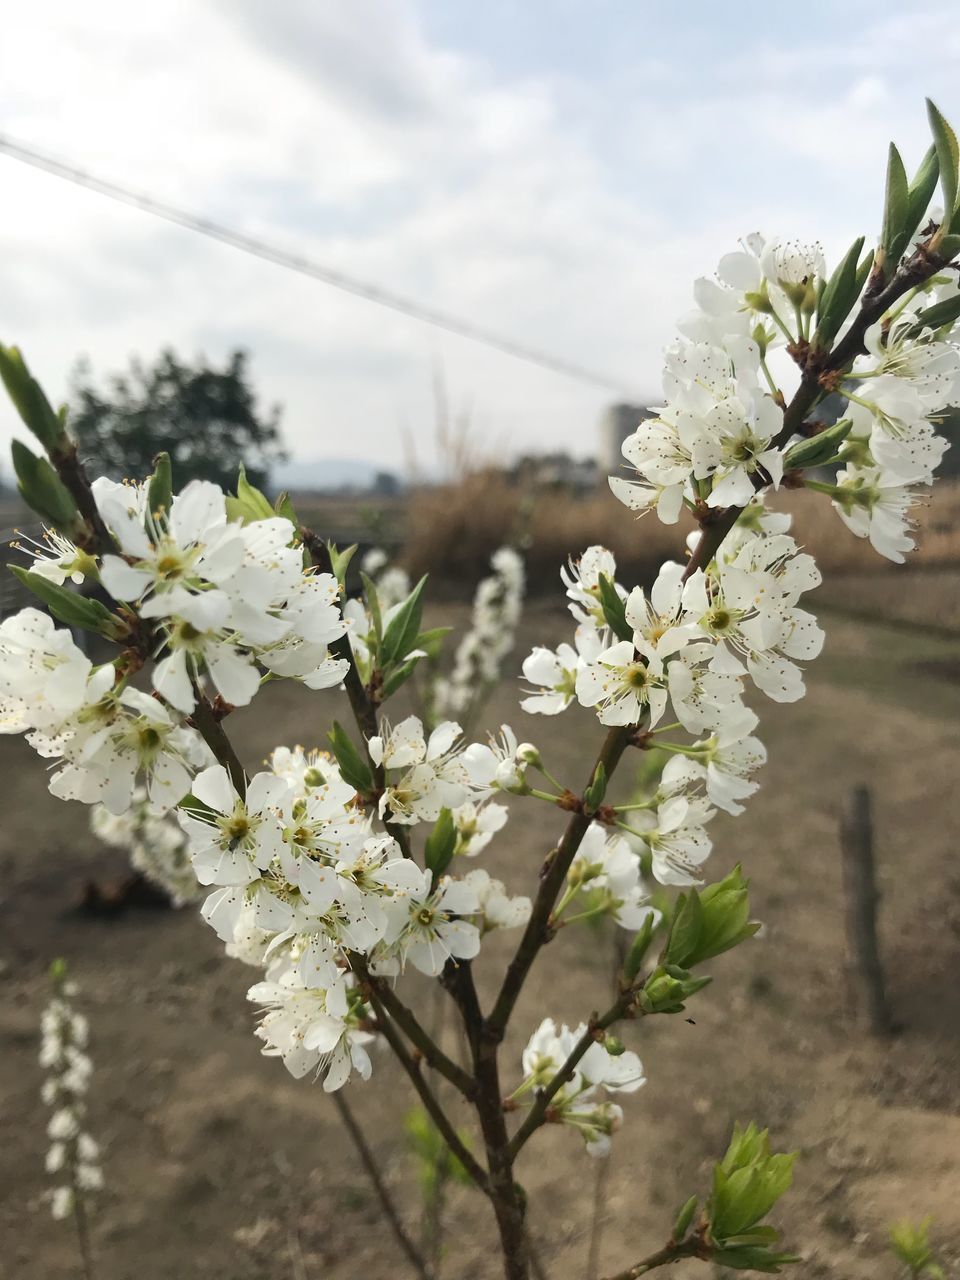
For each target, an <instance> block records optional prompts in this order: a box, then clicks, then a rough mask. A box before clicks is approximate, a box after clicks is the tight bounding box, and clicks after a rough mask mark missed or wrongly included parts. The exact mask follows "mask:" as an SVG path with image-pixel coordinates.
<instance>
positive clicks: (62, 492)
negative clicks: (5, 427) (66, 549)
mask: <svg viewBox="0 0 960 1280" xmlns="http://www.w3.org/2000/svg"><path fill="white" fill-rule="evenodd" d="M10 451H11V453H12V455H13V469H14V471H15V472H16V475H17V488H18V489H19V490H20V493H21V495H22V497H23V500H24V502H25V503H26V504H27V506H29V507H32V508H33V510H34V511H36V513H37V515H39V516H43V518H44V520H48V521H49V522H50V524H53V525H56V526H57V527H58V528H59V529H64V530H69V529H70V528H71V527H72V526H73V525H74V523H75V522H76V520H77V507H76V504H75V502H74V501H73V498H72V497H71V496H70V492H69V490H68V489H67V487H66V486H65V485H64V483H63V481H62V480H61V479H60V477H59V476H58V475H57V473H56V471H54V469H53V467H51V465H50V463H49V462H48V461H47V460H46V458H42V457H39V456H38V455H37V454H35V453H32V452H31V451H30V450H29V449H28V448H27V446H26V445H25V444H22V443H21V442H20V441H19V440H13V441H12V442H11V445H10Z"/></svg>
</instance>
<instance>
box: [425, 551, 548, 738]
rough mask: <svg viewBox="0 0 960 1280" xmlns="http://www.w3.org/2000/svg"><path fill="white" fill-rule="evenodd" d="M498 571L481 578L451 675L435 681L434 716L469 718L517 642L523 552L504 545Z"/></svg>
mask: <svg viewBox="0 0 960 1280" xmlns="http://www.w3.org/2000/svg"><path fill="white" fill-rule="evenodd" d="M490 565H491V568H492V569H493V573H492V574H490V576H489V577H486V578H482V579H481V580H480V582H479V584H478V585H477V590H476V594H475V595H474V597H473V613H472V615H471V618H470V627H469V630H468V631H467V632H466V634H465V635H464V637H463V639H462V640H461V641H460V643H459V645H458V646H457V651H456V654H455V656H454V660H453V668H452V669H451V671H450V674H449V676H440V677H437V679H436V680H435V681H434V685H433V689H432V697H431V706H432V711H433V714H434V716H435V717H437V718H440V717H443V716H459V717H461V718H462V719H463V720H464V722H467V721H468V720H470V718H471V716H472V715H473V714H474V712H475V711H476V708H477V704H478V703H479V701H480V700H481V699H482V697H483V695H484V694H485V693H486V692H487V691H488V690H489V689H490V688H492V687H493V685H495V684H496V682H497V680H499V678H500V671H501V668H502V666H503V661H504V659H505V658H506V657H507V655H508V654H509V653H510V651H511V650H512V648H513V643H514V637H515V635H516V630H517V626H518V624H519V622H520V614H521V612H522V608H523V592H524V585H525V580H524V569H523V558H522V557H521V556H520V555H519V554H518V552H516V551H515V550H514V549H513V547H509V546H504V547H500V549H499V550H498V551H495V552H494V553H493V556H492V557H491V560H490Z"/></svg>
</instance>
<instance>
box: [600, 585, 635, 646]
mask: <svg viewBox="0 0 960 1280" xmlns="http://www.w3.org/2000/svg"><path fill="white" fill-rule="evenodd" d="M598 581H599V586H600V605H601V607H602V608H603V616H604V617H605V618H606V620H607V626H608V627H609V628H610V630H611V631H612V632H613V634H614V635H615V636H616V637H617V639H618V640H632V639H633V627H631V626H630V623H629V622H627V616H626V613H625V612H624V603H623V600H622V599H621V598H620V594H619V592H618V591H617V588H616V587H615V586H614V583H613V579H612V578H608V577H607V575H606V574H605V573H601V574H600V577H599V580H598Z"/></svg>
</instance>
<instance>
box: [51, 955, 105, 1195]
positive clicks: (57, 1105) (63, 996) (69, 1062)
mask: <svg viewBox="0 0 960 1280" xmlns="http://www.w3.org/2000/svg"><path fill="white" fill-rule="evenodd" d="M76 993H77V988H76V986H75V984H74V983H72V982H67V981H66V980H65V978H64V977H63V974H62V972H60V966H55V967H54V995H53V998H52V999H51V1000H50V1003H49V1004H48V1005H47V1007H46V1008H45V1009H44V1011H43V1014H42V1017H41V1020H40V1030H41V1036H42V1039H41V1044H40V1066H41V1067H42V1068H43V1070H44V1071H45V1072H47V1078H46V1080H44V1082H43V1089H42V1097H43V1101H44V1102H45V1103H46V1104H47V1106H48V1107H50V1108H51V1109H52V1114H51V1116H50V1120H49V1123H48V1124H47V1137H48V1138H49V1139H50V1147H49V1148H48V1150H47V1158H46V1168H47V1172H48V1173H49V1174H52V1175H56V1179H57V1185H56V1186H55V1187H54V1188H53V1190H52V1191H51V1193H50V1208H51V1212H52V1214H53V1216H54V1217H55V1218H68V1217H70V1216H71V1215H72V1214H75V1213H77V1212H80V1213H82V1212H83V1208H84V1205H85V1203H86V1200H87V1197H89V1195H90V1194H91V1193H92V1192H95V1191H99V1190H101V1188H102V1187H103V1174H102V1172H101V1170H100V1165H99V1156H100V1149H99V1147H98V1146H97V1144H96V1142H94V1140H93V1138H91V1137H90V1135H89V1134H88V1133H87V1132H86V1131H85V1130H84V1128H83V1122H84V1115H85V1112H86V1095H87V1090H88V1088H89V1085H90V1076H91V1074H92V1071H93V1063H92V1062H91V1061H90V1058H89V1057H88V1055H87V1053H86V1047H87V1039H88V1034H89V1028H88V1025H87V1020H86V1018H85V1017H84V1016H83V1014H81V1013H77V1012H76V1010H75V1009H74V1008H73V1007H72V1005H71V1003H70V1002H71V1000H72V998H73V997H74V996H75V995H76Z"/></svg>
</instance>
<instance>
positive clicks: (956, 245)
mask: <svg viewBox="0 0 960 1280" xmlns="http://www.w3.org/2000/svg"><path fill="white" fill-rule="evenodd" d="M937 253H939V254H940V256H941V257H942V258H943V259H944V261H945V262H952V261H953V259H954V258H955V257H956V256H957V254H958V253H960V234H957V233H956V232H954V233H953V234H952V235H949V236H944V237H943V239H942V240H941V241H940V243H939V244H938V245H937Z"/></svg>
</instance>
